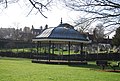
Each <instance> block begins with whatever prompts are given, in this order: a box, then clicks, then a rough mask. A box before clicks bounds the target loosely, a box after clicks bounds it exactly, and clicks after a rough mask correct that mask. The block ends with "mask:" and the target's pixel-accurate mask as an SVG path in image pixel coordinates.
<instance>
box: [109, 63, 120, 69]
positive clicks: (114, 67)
mask: <svg viewBox="0 0 120 81" xmlns="http://www.w3.org/2000/svg"><path fill="white" fill-rule="evenodd" d="M119 66H120V62H118V63H117V64H116V65H110V67H111V68H112V69H113V70H114V71H115V70H116V68H117V67H119Z"/></svg>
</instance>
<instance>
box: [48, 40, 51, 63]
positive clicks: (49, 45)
mask: <svg viewBox="0 0 120 81" xmlns="http://www.w3.org/2000/svg"><path fill="white" fill-rule="evenodd" d="M50 48H51V41H49V48H48V53H49V54H48V61H50V59H51V58H50Z"/></svg>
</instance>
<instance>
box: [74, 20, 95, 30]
mask: <svg viewBox="0 0 120 81" xmlns="http://www.w3.org/2000/svg"><path fill="white" fill-rule="evenodd" d="M92 22H93V20H91V21H88V19H87V18H80V19H78V20H76V21H75V22H74V23H75V24H76V25H75V27H77V28H78V31H80V32H86V31H88V30H89V29H90V24H91V23H92Z"/></svg>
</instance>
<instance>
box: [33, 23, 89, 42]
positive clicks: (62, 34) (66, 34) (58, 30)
mask: <svg viewBox="0 0 120 81" xmlns="http://www.w3.org/2000/svg"><path fill="white" fill-rule="evenodd" d="M33 41H72V42H85V43H88V42H89V39H88V37H87V36H85V35H83V34H81V33H80V32H78V31H77V30H75V29H74V27H73V26H72V25H70V24H67V23H63V24H62V23H61V24H59V25H58V26H57V27H51V28H48V29H46V30H44V31H43V32H42V33H41V34H40V35H38V36H36V38H34V39H33Z"/></svg>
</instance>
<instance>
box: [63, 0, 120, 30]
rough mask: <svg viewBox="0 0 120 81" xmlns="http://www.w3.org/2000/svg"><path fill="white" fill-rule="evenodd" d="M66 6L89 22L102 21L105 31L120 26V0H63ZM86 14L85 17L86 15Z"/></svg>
mask: <svg viewBox="0 0 120 81" xmlns="http://www.w3.org/2000/svg"><path fill="white" fill-rule="evenodd" d="M63 2H64V3H65V5H66V6H67V7H68V8H70V9H72V10H75V11H79V12H80V13H83V15H81V17H83V16H84V17H87V18H88V19H87V20H88V21H91V20H93V21H101V22H103V24H104V27H105V29H111V30H109V31H110V32H111V31H113V29H115V28H118V27H119V26H120V0H63ZM84 14H85V15H84Z"/></svg>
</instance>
